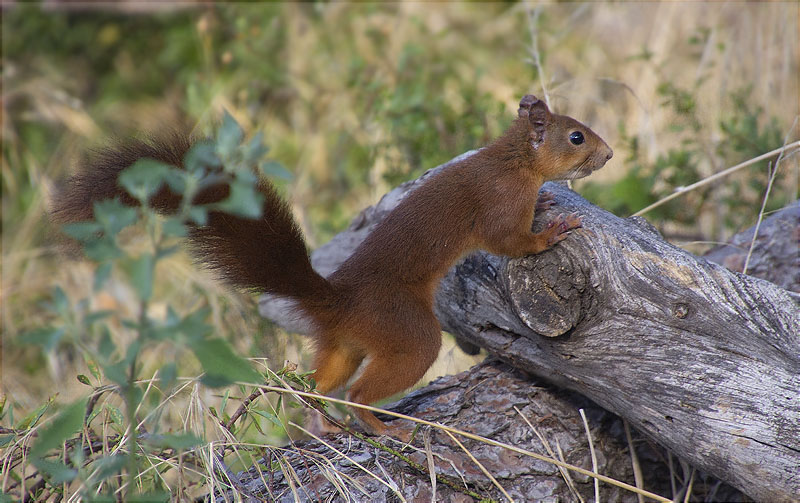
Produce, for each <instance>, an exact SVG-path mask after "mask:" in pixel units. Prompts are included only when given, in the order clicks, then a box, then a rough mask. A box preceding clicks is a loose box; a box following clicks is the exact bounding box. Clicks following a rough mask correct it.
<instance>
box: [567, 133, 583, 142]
mask: <svg viewBox="0 0 800 503" xmlns="http://www.w3.org/2000/svg"><path fill="white" fill-rule="evenodd" d="M569 141H571V142H572V144H573V145H580V144H581V143H583V133H581V132H580V131H573V132H571V133H570V134H569Z"/></svg>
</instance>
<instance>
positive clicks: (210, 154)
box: [183, 140, 221, 171]
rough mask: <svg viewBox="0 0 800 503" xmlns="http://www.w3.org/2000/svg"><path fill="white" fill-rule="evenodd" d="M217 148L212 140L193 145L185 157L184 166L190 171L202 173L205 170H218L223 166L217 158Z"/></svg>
mask: <svg viewBox="0 0 800 503" xmlns="http://www.w3.org/2000/svg"><path fill="white" fill-rule="evenodd" d="M215 148H216V146H215V145H214V142H213V141H211V140H204V141H199V142H197V143H195V144H194V145H192V148H190V149H189V151H188V152H186V155H185V156H184V157H183V165H184V167H185V168H186V169H187V170H188V171H200V170H202V169H203V168H217V167H220V166H221V163H220V161H219V157H217V154H216V151H215Z"/></svg>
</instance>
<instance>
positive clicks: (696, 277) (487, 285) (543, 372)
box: [261, 174, 800, 501]
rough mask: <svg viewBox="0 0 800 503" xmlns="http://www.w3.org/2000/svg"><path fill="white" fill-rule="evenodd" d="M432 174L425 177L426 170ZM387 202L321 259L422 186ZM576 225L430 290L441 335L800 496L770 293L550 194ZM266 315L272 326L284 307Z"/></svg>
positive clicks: (713, 467)
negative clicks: (549, 245)
mask: <svg viewBox="0 0 800 503" xmlns="http://www.w3.org/2000/svg"><path fill="white" fill-rule="evenodd" d="M427 176H430V175H429V174H428V175H427ZM424 178H425V176H423V177H422V178H421V179H420V180H417V181H415V182H410V183H409V184H406V185H404V186H402V187H399V188H398V189H395V190H394V191H392V192H390V193H389V194H387V196H385V197H384V199H383V200H382V201H381V202H380V203H379V204H378V205H376V207H374V208H371V209H369V210H366V211H365V212H364V213H363V214H362V215H361V216H360V217H359V218H358V219H356V221H355V222H354V224H353V225H352V226H351V228H350V229H348V231H346V232H344V233H341V234H339V235H338V236H336V238H334V240H332V241H331V242H330V243H328V244H327V245H325V246H323V247H322V248H320V249H319V250H317V251H316V252H315V253H314V255H313V259H314V265H315V267H316V268H318V270H320V271H321V272H323V273H324V272H329V271H332V270H333V269H334V268H335V267H336V265H338V263H340V262H341V261H342V260H343V259H344V258H346V257H347V256H348V255H349V254H350V252H351V251H352V250H353V249H354V248H355V246H357V244H358V243H359V242H360V241H361V240H362V239H363V237H364V236H365V235H366V234H367V233H368V232H369V229H370V227H371V225H372V224H374V223H375V222H377V221H378V219H380V218H381V217H382V216H383V215H385V213H386V212H387V211H389V210H390V209H391V208H393V207H394V205H396V204H397V202H398V201H399V200H400V198H402V197H403V194H404V193H405V191H407V190H411V189H413V187H414V186H415V185H416V184H417V183H421V180H422V179H424ZM546 189H547V190H549V191H551V192H553V193H554V194H556V201H557V202H558V206H557V207H555V208H553V209H552V210H550V211H548V212H546V213H545V214H544V215H537V220H536V221H537V225H543V222H545V221H547V220H549V219H551V218H553V217H554V216H555V214H557V213H558V212H572V211H578V212H579V213H580V214H581V215H582V216H583V222H584V228H583V229H580V230H577V231H574V232H573V233H572V234H571V235H570V237H569V238H568V239H567V240H565V241H564V242H562V243H560V244H559V245H557V246H556V247H555V248H554V249H552V250H549V251H547V252H545V253H542V254H540V255H536V256H532V257H526V258H524V259H517V260H509V259H506V258H502V257H496V256H491V255H487V254H484V253H475V254H473V255H471V256H469V257H467V258H466V259H465V260H464V261H463V262H462V263H461V264H459V265H458V266H456V267H455V268H454V269H453V270H452V271H451V272H450V274H448V276H447V277H446V278H445V280H444V281H443V282H442V285H441V288H440V290H439V293H438V295H437V305H436V309H437V316H438V317H439V319H440V321H441V322H442V326H443V327H444V328H445V329H446V330H448V331H450V332H452V333H455V334H457V335H458V336H459V337H463V338H464V339H465V340H467V341H468V342H470V343H473V344H477V345H479V346H482V347H485V348H487V349H489V351H491V352H492V353H494V354H496V355H498V356H500V357H501V358H503V359H504V360H506V361H508V362H510V363H511V364H512V365H514V366H515V367H517V368H521V369H524V370H526V371H528V372H530V373H532V374H535V375H539V376H542V377H544V378H546V379H548V380H549V381H551V382H554V383H556V384H558V385H561V386H564V387H566V388H569V389H573V390H576V391H578V392H580V393H582V394H584V395H585V396H587V397H589V398H591V399H592V400H594V401H595V402H597V403H598V404H600V405H602V406H603V407H605V408H606V409H608V410H610V411H612V412H615V413H617V414H619V415H620V416H622V417H624V418H626V419H627V420H628V421H629V422H630V423H631V424H632V425H634V426H635V427H636V428H637V429H638V430H639V431H641V432H644V433H645V434H646V435H648V436H650V437H651V438H653V439H654V440H655V441H656V442H658V443H659V444H661V445H664V446H666V447H667V448H669V449H670V450H672V451H673V452H674V453H676V454H677V455H678V456H680V457H681V458H682V459H684V460H686V461H687V462H689V463H690V464H692V465H694V466H697V467H698V468H700V469H702V470H705V471H707V472H710V473H712V474H714V475H716V476H717V477H719V478H720V479H722V480H725V481H727V482H729V483H730V484H732V485H734V486H735V487H738V488H739V489H741V490H742V491H743V492H745V493H746V494H748V495H750V496H751V497H753V498H755V499H758V500H763V501H777V500H783V501H785V500H793V499H798V498H800V468H799V467H800V336H798V333H800V321H798V316H797V313H798V306H797V304H796V303H795V301H793V299H792V298H791V297H790V296H789V294H788V293H787V292H786V291H784V290H782V289H781V288H779V287H777V286H775V285H774V284H771V283H768V282H766V281H763V280H758V279H755V278H752V277H749V276H744V275H741V274H737V273H734V272H731V271H728V270H726V269H724V268H723V267H721V266H718V265H716V264H713V263H710V262H708V261H706V260H704V259H702V258H698V257H696V256H694V255H691V254H689V253H687V252H685V251H683V250H681V249H679V248H677V247H674V246H672V245H670V244H668V243H666V242H665V241H663V240H662V239H661V237H660V236H659V234H658V233H657V231H656V230H655V229H654V228H652V227H651V226H649V224H647V223H646V221H645V220H643V219H640V218H636V219H621V218H618V217H616V216H614V215H612V214H610V213H608V212H605V211H603V210H602V209H600V208H597V207H595V206H592V205H591V204H589V203H587V202H586V201H585V200H583V199H582V198H581V197H580V196H578V195H577V194H575V193H573V192H571V191H569V190H567V189H566V188H563V187H561V186H558V185H555V184H549V185H548V186H546ZM261 307H262V313H264V314H266V315H267V316H270V317H272V318H273V319H278V320H280V319H281V318H282V317H283V312H284V311H283V310H282V309H281V305H280V303H274V302H271V301H270V300H269V299H265V301H264V302H262V304H261Z"/></svg>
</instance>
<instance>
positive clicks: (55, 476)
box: [33, 458, 78, 485]
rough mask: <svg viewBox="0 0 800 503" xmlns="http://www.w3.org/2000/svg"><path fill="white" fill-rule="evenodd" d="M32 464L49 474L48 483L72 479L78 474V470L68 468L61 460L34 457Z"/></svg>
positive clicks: (58, 482)
mask: <svg viewBox="0 0 800 503" xmlns="http://www.w3.org/2000/svg"><path fill="white" fill-rule="evenodd" d="M33 465H34V466H35V467H36V468H38V469H39V470H40V471H43V472H45V473H47V474H49V475H50V480H49V482H50V484H52V485H58V484H63V483H64V482H69V481H71V480H74V479H75V477H77V476H78V470H76V469H75V468H70V467H69V466H67V465H65V464H64V463H62V462H61V461H49V460H47V459H42V458H34V459H33Z"/></svg>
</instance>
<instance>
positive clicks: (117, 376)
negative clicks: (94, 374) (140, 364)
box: [101, 360, 128, 386]
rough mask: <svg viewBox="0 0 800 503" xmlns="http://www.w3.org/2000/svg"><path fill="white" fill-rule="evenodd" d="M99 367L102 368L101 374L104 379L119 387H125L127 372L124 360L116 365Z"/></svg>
mask: <svg viewBox="0 0 800 503" xmlns="http://www.w3.org/2000/svg"><path fill="white" fill-rule="evenodd" d="M101 366H102V368H103V374H105V376H106V379H108V380H109V381H111V382H113V383H115V384H118V385H120V386H126V385H127V383H128V375H127V373H126V372H127V370H128V366H127V365H126V364H125V361H124V360H121V361H118V362H117V363H114V364H111V365H101Z"/></svg>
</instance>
